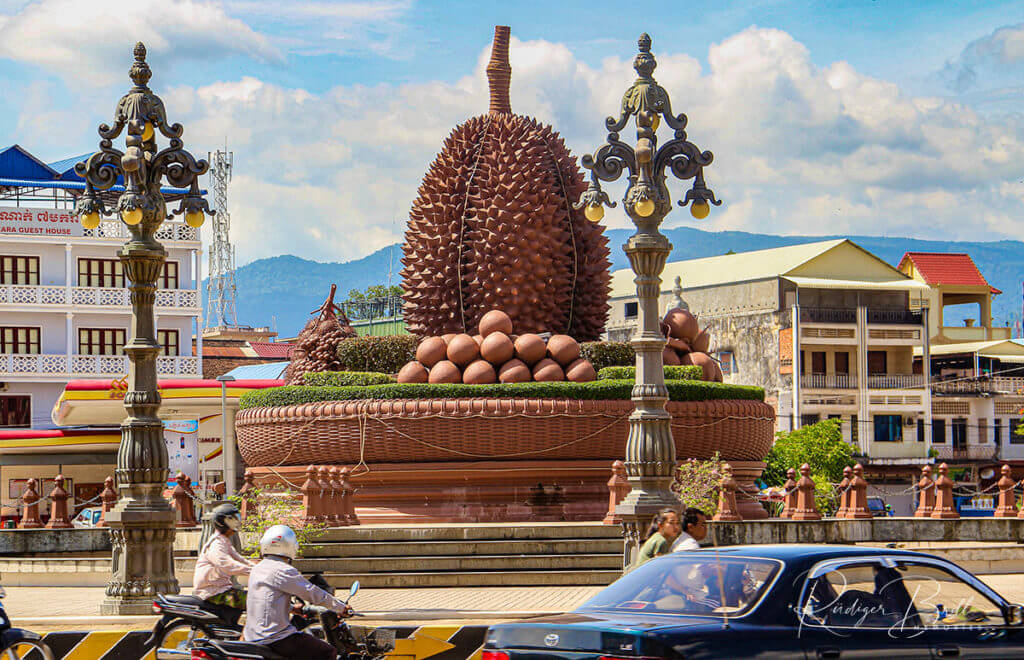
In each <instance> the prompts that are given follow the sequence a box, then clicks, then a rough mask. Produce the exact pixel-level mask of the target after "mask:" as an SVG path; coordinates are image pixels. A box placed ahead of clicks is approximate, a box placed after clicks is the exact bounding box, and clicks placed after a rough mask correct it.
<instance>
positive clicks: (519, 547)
mask: <svg viewBox="0 0 1024 660" xmlns="http://www.w3.org/2000/svg"><path fill="white" fill-rule="evenodd" d="M314 543H315V545H313V546H312V547H306V548H304V549H303V555H304V556H305V557H307V558H314V557H338V558H341V557H344V558H349V557H353V558H354V557H410V556H414V557H425V556H430V557H433V556H438V555H449V556H451V555H557V554H563V555H581V554H595V553H596V554H611V553H617V552H618V553H621V552H622V539H621V538H612V539H604V538H600V539H544V540H533V539H531V540H524V541H521V540H516V539H503V540H498V541H402V542H398V541H390V542H381V543H376V542H361V543H360V542H330V543H322V542H320V541H319V540H317V541H314Z"/></svg>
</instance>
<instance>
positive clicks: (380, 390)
mask: <svg viewBox="0 0 1024 660" xmlns="http://www.w3.org/2000/svg"><path fill="white" fill-rule="evenodd" d="M666 386H667V387H668V395H669V399H670V400H672V401H708V400H713V399H750V400H754V401H764V390H763V389H762V388H760V387H753V386H750V385H728V384H725V383H705V382H703V381H693V380H670V381H667V382H666ZM632 389H633V381H631V380H595V381H592V382H589V383H572V382H556V383H496V384H493V385H462V384H458V385H448V384H429V383H416V384H401V383H399V384H394V385H370V386H368V387H355V386H349V387H311V386H308V385H306V386H285V387H272V388H269V389H265V390H253V391H251V392H246V393H245V394H243V395H242V397H241V399H240V400H239V406H240V407H241V408H242V409H245V408H260V407H263V406H286V405H292V404H300V403H316V402H317V401H345V400H351V399H459V398H469V397H486V398H496V397H497V398H508V397H518V398H529V399H592V400H615V399H629V397H630V393H631V391H632Z"/></svg>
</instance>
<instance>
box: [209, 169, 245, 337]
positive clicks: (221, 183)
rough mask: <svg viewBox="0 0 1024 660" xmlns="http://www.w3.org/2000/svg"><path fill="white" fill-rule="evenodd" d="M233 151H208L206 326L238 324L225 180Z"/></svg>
mask: <svg viewBox="0 0 1024 660" xmlns="http://www.w3.org/2000/svg"><path fill="white" fill-rule="evenodd" d="M233 167H234V153H232V152H230V151H220V150H218V151H216V152H214V153H211V154H210V186H211V187H212V188H213V203H214V207H215V209H216V210H215V213H214V216H213V243H212V244H211V245H210V279H209V280H208V282H207V285H206V325H205V326H204V327H206V328H216V327H223V328H235V327H238V317H237V316H236V314H235V248H234V246H232V245H231V237H230V230H231V214H230V213H228V181H230V180H231V170H232V169H233Z"/></svg>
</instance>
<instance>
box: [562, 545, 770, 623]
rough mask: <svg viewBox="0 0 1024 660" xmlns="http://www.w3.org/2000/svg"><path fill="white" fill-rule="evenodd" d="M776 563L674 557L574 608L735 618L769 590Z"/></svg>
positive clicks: (635, 573) (686, 555)
mask: <svg viewBox="0 0 1024 660" xmlns="http://www.w3.org/2000/svg"><path fill="white" fill-rule="evenodd" d="M781 568H782V564H781V562H779V561H775V560H769V559H759V558H752V557H718V556H716V555H715V554H714V553H705V552H700V553H696V552H695V553H692V554H690V553H677V554H673V555H669V556H667V557H662V558H660V559H657V560H654V561H650V562H648V563H646V564H644V565H643V566H640V567H639V568H637V569H636V570H634V571H632V572H630V573H627V574H626V575H624V576H623V577H621V578H620V579H619V580H617V581H616V582H614V583H613V584H611V585H610V586H609V587H607V588H606V589H604V590H602V591H601V592H599V593H598V594H597V595H596V596H594V597H593V598H591V599H590V600H588V601H587V602H586V603H584V604H583V605H582V606H581V607H580V608H579V609H580V610H581V611H586V610H615V611H631V612H650V613H654V614H685V615H688V616H714V617H720V616H723V615H728V616H740V615H743V614H746V613H747V612H749V611H750V610H751V609H752V608H753V607H754V605H756V604H757V603H758V602H759V601H760V600H761V596H762V594H763V593H764V591H765V590H766V589H768V588H769V587H770V586H771V583H772V581H773V580H774V579H775V576H776V575H778V572H779V570H780V569H781Z"/></svg>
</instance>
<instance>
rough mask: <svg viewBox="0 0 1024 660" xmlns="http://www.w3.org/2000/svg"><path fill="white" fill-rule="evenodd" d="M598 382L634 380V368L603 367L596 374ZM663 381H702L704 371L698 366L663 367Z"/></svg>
mask: <svg viewBox="0 0 1024 660" xmlns="http://www.w3.org/2000/svg"><path fill="white" fill-rule="evenodd" d="M597 378H598V379H599V380H635V379H636V367H605V368H604V369H601V370H600V371H598V372H597ZM665 380H704V370H703V369H701V368H700V367H698V366H694V365H692V364H688V365H685V366H682V367H680V366H673V365H665Z"/></svg>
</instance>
